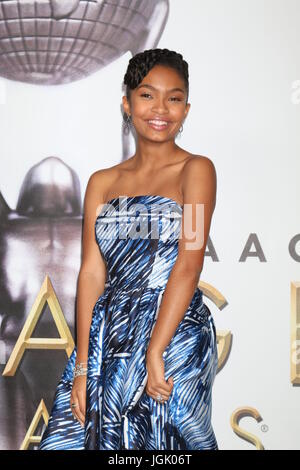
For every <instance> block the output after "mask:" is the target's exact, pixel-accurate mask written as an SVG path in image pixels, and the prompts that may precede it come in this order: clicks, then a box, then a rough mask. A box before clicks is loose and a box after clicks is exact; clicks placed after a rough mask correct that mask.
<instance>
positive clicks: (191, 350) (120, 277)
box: [38, 195, 218, 450]
mask: <svg viewBox="0 0 300 470" xmlns="http://www.w3.org/2000/svg"><path fill="white" fill-rule="evenodd" d="M182 210H183V208H182V206H181V205H180V204H179V203H178V202H176V201H174V200H173V199H170V198H167V197H163V196H155V195H143V196H131V197H127V196H119V197H116V198H114V199H111V200H110V201H108V203H106V205H105V206H104V207H103V208H102V211H101V213H100V214H99V216H98V217H97V219H96V223H95V236H96V240H97V243H98V245H99V248H100V250H101V252H102V255H103V256H104V258H105V261H106V265H107V273H108V282H107V284H106V287H105V290H104V292H103V294H102V295H101V296H100V297H99V298H98V300H97V302H96V304H95V306H94V308H93V313H92V322H91V328H90V336H89V351H88V373H87V390H86V415H85V425H84V427H81V425H80V423H79V422H78V421H77V419H75V418H74V417H73V415H72V412H71V409H70V395H71V390H72V382H73V367H74V365H75V360H76V352H77V349H76V346H75V348H74V350H73V352H72V354H71V356H70V357H69V360H68V362H67V364H66V367H65V369H64V372H63V375H62V377H61V379H60V381H59V383H58V386H57V389H56V393H55V397H54V402H53V406H52V410H51V413H50V417H49V420H48V425H47V427H46V429H45V430H44V432H43V435H42V439H41V442H40V444H39V448H38V449H39V450H116V449H118V450H121V449H143V450H156V449H160V450H164V449H170V450H175V449H187V450H192V449H198V450H206V449H207V450H208V449H214V450H218V444H217V440H216V437H215V434H214V430H213V427H212V424H211V406H212V386H213V383H214V379H215V375H216V372H217V366H218V353H217V341H216V328H215V324H214V320H213V317H212V315H211V312H210V310H209V308H208V307H207V305H206V304H205V303H204V302H203V298H202V295H203V293H202V291H201V290H200V289H199V288H198V287H197V288H196V290H195V294H194V296H193V298H192V301H191V303H190V306H189V307H188V309H187V311H186V312H185V315H184V318H183V319H182V321H181V322H180V323H179V325H178V327H177V329H176V331H175V333H174V335H173V338H172V340H171V342H170V343H169V345H168V347H167V348H166V350H165V351H164V353H163V358H164V365H165V379H166V380H167V379H168V377H169V376H172V377H173V380H174V386H173V390H172V393H171V395H170V396H169V399H168V400H167V401H165V402H164V403H159V402H157V401H156V400H155V399H153V398H152V397H150V396H149V395H148V394H147V393H146V391H145V386H146V382H147V369H146V362H145V354H146V351H147V346H148V343H149V340H150V337H151V334H152V330H153V328H154V325H155V321H156V318H157V315H158V311H159V306H160V303H161V300H162V297H163V295H164V290H165V288H166V284H167V281H168V278H169V275H170V272H171V270H172V267H173V265H174V263H175V261H176V257H177V254H178V239H179V233H180V227H181V219H182Z"/></svg>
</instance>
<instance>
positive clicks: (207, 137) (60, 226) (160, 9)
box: [0, 0, 300, 450]
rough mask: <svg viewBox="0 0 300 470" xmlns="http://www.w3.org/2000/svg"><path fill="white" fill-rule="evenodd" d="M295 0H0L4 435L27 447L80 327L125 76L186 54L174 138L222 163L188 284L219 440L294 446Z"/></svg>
mask: <svg viewBox="0 0 300 470" xmlns="http://www.w3.org/2000/svg"><path fill="white" fill-rule="evenodd" d="M299 18H300V4H299V1H298V0H226V2H224V1H223V0H189V1H182V0H170V1H168V0H132V1H131V0H120V1H117V2H113V3H112V2H109V1H104V0H93V1H92V0H68V1H64V2H62V1H58V0H36V1H33V0H2V1H0V119H1V125H0V142H1V153H0V158H1V161H0V162H1V167H0V364H1V365H0V367H1V377H0V406H1V420H0V448H1V449H36V448H37V443H38V441H39V436H40V435H41V433H42V431H43V429H44V428H45V423H46V422H47V417H48V414H49V413H50V410H51V406H52V401H53V398H54V393H55V389H56V386H57V383H58V381H59V379H60V377H61V374H62V372H63V370H64V367H65V365H66V362H67V358H68V356H69V355H70V354H71V352H72V349H73V347H74V343H75V337H76V335H75V333H76V332H75V296H76V282H77V275H78V272H79V267H80V254H81V230H82V208H83V205H82V203H83V197H84V192H85V188H86V184H87V181H88V178H89V176H90V175H91V173H93V172H94V171H96V170H98V169H101V168H106V167H109V166H112V165H114V164H117V163H119V162H121V161H122V160H124V159H126V158H128V157H129V156H131V155H133V153H134V139H133V137H132V135H129V136H126V135H124V133H123V132H122V114H121V97H122V95H123V92H124V90H123V89H122V80H123V76H124V73H125V71H126V68H127V64H128V61H129V59H130V57H132V55H134V54H135V53H137V52H139V51H142V50H144V49H149V48H152V47H167V48H169V49H173V50H176V51H178V52H181V53H182V54H183V56H184V58H185V59H186V60H187V61H188V63H189V69H190V102H191V109H190V113H189V116H188V118H187V120H186V121H185V124H184V130H183V133H182V136H181V138H180V140H178V144H179V145H180V146H182V147H183V148H185V149H187V150H189V151H190V152H192V153H196V154H200V155H205V156H208V157H209V158H211V159H212V160H213V162H214V164H215V167H216V170H217V178H218V187H217V205H216V209H215V212H214V215H213V221H212V225H211V232H210V238H209V242H208V246H207V250H206V258H205V264H204V269H203V271H202V273H201V277H200V284H199V286H200V287H201V288H202V289H203V292H204V294H205V302H206V303H207V305H208V306H209V308H210V309H211V311H212V313H213V316H214V319H215V323H216V327H217V334H218V354H219V368H218V373H217V376H216V380H215V383H214V389H213V414H212V424H213V427H214V430H215V434H216V437H217V440H218V444H219V448H220V449H221V450H222V449H224V450H225V449H299V448H300V445H299V438H298V436H299V433H300V420H299V416H300V391H299V387H298V386H299V384H300V366H299V362H300V355H299V346H300V270H299V262H300V226H299V201H300V186H299V184H298V180H299V174H300V163H299V152H300V138H299V121H300V60H299V54H298V44H299V40H300V32H299V27H298V26H299Z"/></svg>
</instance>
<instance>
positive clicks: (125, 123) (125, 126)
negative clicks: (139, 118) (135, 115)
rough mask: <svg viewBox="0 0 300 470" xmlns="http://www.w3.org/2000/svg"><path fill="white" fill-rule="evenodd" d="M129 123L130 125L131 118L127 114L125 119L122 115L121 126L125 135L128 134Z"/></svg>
mask: <svg viewBox="0 0 300 470" xmlns="http://www.w3.org/2000/svg"><path fill="white" fill-rule="evenodd" d="M131 123H132V121H131V116H130V115H129V114H126V117H125V115H124V119H123V126H124V131H125V134H129V132H130V127H131Z"/></svg>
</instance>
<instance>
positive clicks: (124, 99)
mask: <svg viewBox="0 0 300 470" xmlns="http://www.w3.org/2000/svg"><path fill="white" fill-rule="evenodd" d="M122 102H123V109H124V111H125V113H126V114H131V112H130V105H129V103H128V99H127V96H126V95H124V96H122Z"/></svg>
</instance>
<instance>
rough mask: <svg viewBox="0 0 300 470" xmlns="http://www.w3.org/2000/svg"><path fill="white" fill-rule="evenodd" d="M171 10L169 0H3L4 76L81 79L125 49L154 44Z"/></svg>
mask: <svg viewBox="0 0 300 470" xmlns="http://www.w3.org/2000/svg"><path fill="white" fill-rule="evenodd" d="M168 12H169V3H168V0H118V1H105V0H1V1H0V75H1V76H2V77H5V78H8V79H12V80H17V81H22V82H28V83H35V84H47V85H52V84H54V85H55V84H61V83H69V82H72V81H75V80H80V79H82V78H84V77H86V76H87V75H90V74H91V73H93V72H96V71H97V70H99V69H101V68H102V67H104V66H105V65H107V64H108V63H110V62H112V61H113V60H115V59H117V58H118V57H120V56H121V55H123V54H124V53H126V52H127V51H131V52H132V54H135V53H137V52H139V51H141V50H144V49H147V48H151V47H155V46H156V45H157V42H158V40H159V38H160V36H161V34H162V32H163V30H164V27H165V24H166V21H167V16H168Z"/></svg>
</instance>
